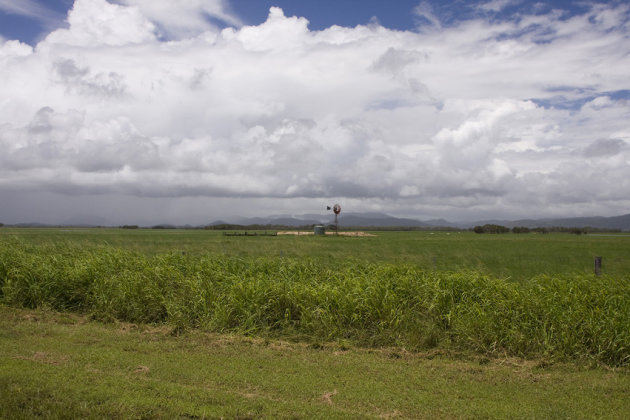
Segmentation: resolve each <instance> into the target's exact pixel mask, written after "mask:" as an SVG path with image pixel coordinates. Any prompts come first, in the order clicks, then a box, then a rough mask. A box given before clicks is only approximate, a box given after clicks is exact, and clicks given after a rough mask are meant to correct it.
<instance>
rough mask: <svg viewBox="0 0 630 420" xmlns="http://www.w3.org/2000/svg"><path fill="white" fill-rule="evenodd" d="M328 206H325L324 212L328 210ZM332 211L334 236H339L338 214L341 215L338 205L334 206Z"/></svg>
mask: <svg viewBox="0 0 630 420" xmlns="http://www.w3.org/2000/svg"><path fill="white" fill-rule="evenodd" d="M330 209H331V208H330V206H326V210H330ZM332 211H333V213H335V235H339V219H338V216H339V213H341V206H340V205H339V204H335V205H334V206H332Z"/></svg>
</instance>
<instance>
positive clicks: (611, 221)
mask: <svg viewBox="0 0 630 420" xmlns="http://www.w3.org/2000/svg"><path fill="white" fill-rule="evenodd" d="M333 221H334V216H332V215H327V216H319V215H313V214H305V215H300V216H286V215H283V216H269V217H255V218H242V219H239V220H238V221H237V222H236V223H238V224H240V225H253V224H258V225H283V226H304V225H313V224H319V223H321V224H330V223H333ZM221 223H225V222H215V223H212V225H216V224H221ZM485 224H497V225H502V226H506V227H509V228H512V227H515V226H522V227H528V228H536V227H567V228H570V227H578V228H582V227H592V228H597V229H611V230H613V229H620V230H624V231H630V214H626V215H623V216H614V217H601V216H594V217H572V218H557V219H521V220H480V221H474V222H449V221H448V220H444V219H435V220H425V221H420V220H416V219H407V218H399V217H394V216H390V215H388V214H383V213H345V214H344V213H342V214H340V215H339V225H340V226H342V227H343V226H347V227H421V228H429V227H456V228H465V229H468V228H472V227H474V226H478V225H485Z"/></svg>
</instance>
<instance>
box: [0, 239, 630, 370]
mask: <svg viewBox="0 0 630 420" xmlns="http://www.w3.org/2000/svg"><path fill="white" fill-rule="evenodd" d="M0 290H1V291H0V299H1V301H2V302H4V303H5V304H9V305H14V306H22V307H27V308H37V307H50V308H53V309H56V310H71V311H79V312H81V313H88V314H91V315H92V316H93V317H94V318H96V319H100V320H120V321H128V322H140V323H165V324H168V325H170V326H172V327H173V328H174V331H177V332H179V331H183V330H186V329H189V328H201V329H204V330H208V331H215V332H239V333H245V334H252V335H253V334H255V335H261V336H271V337H285V338H291V339H300V340H307V341H311V342H317V341H342V342H343V341H348V342H350V343H354V344H356V345H361V346H399V347H405V348H407V349H411V350H421V349H428V348H435V347H440V348H453V349H462V350H466V351H475V352H479V353H483V354H488V355H503V354H507V355H511V356H519V357H526V358H537V357H545V358H549V359H589V360H594V361H597V362H601V363H605V364H607V365H610V366H624V365H628V364H629V362H630V349H629V348H628V346H629V343H630V278H628V277H625V278H618V277H606V276H603V277H595V276H591V275H562V276H554V277H547V276H539V277H535V278H533V279H531V280H529V281H526V282H519V283H516V282H508V281H505V280H502V279H497V278H493V277H489V276H486V275H482V274H480V273H477V272H474V271H461V272H433V271H427V270H423V269H421V268H419V267H417V266H414V265H398V264H397V265H392V264H388V263H381V262H377V263H368V262H365V261H351V262H347V263H345V264H339V265H337V266H335V267H325V266H323V265H321V264H319V263H318V262H317V261H316V260H308V259H295V258H277V257H276V258H263V257H259V258H237V257H226V256H215V255H213V256H203V255H201V256H199V255H197V256H190V255H181V254H162V255H157V256H145V255H140V254H135V253H133V252H129V251H123V250H120V249H116V248H111V247H99V248H89V249H82V248H79V247H76V246H71V245H64V246H59V245H56V246H37V245H32V244H26V243H23V242H21V241H18V240H9V241H4V242H2V243H1V244H0Z"/></svg>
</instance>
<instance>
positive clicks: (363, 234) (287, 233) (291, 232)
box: [278, 230, 376, 236]
mask: <svg viewBox="0 0 630 420" xmlns="http://www.w3.org/2000/svg"><path fill="white" fill-rule="evenodd" d="M314 234H315V233H314V232H300V231H297V230H295V231H294V230H287V231H282V232H278V235H295V236H313V235H314ZM326 235H328V236H335V235H336V233H335V232H326ZM339 236H376V235H373V234H371V233H366V232H359V231H358V232H339Z"/></svg>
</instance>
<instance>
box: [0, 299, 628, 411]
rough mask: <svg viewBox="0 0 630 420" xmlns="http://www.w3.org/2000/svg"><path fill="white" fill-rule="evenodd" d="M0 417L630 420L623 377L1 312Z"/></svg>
mask: <svg viewBox="0 0 630 420" xmlns="http://www.w3.org/2000/svg"><path fill="white" fill-rule="evenodd" d="M0 355H1V356H2V357H0V401H2V404H0V418H9V419H14V418H16V419H19V418H24V419H27V418H28V419H30V418H120V419H123V418H124V419H127V418H143V419H152V418H164V419H166V418H168V419H176V418H180V419H191V418H199V419H201V418H205V419H219V418H233V419H254V418H294V419H298V418H309V419H310V418H427V419H429V418H431V419H434V418H540V419H543V418H544V419H554V418H558V419H559V418H582V419H589V418H597V419H606V418H610V419H621V418H628V417H629V416H630V374H629V372H628V371H627V368H626V369H616V370H607V369H602V368H586V367H578V366H576V365H573V364H570V365H565V364H554V365H547V364H546V363H545V362H540V361H529V362H527V361H523V360H520V359H514V358H498V359H487V358H485V357H481V356H474V355H470V354H468V355H465V354H461V353H454V352H445V351H434V352H425V353H408V352H405V351H404V350H400V349H396V348H394V349H373V350H369V349H361V348H356V347H346V346H340V345H326V346H314V345H306V344H295V343H287V342H284V341H279V340H262V339H251V338H246V337H243V336H233V335H217V334H209V333H203V332H199V331H192V332H189V333H187V334H185V335H182V336H174V335H172V334H171V329H170V328H164V327H151V326H147V325H136V324H128V323H110V324H102V323H95V322H91V321H89V320H88V318H86V317H83V316H79V315H75V314H70V313H57V312H54V311H50V310H41V309H39V310H27V309H16V308H9V307H6V306H2V305H0Z"/></svg>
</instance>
